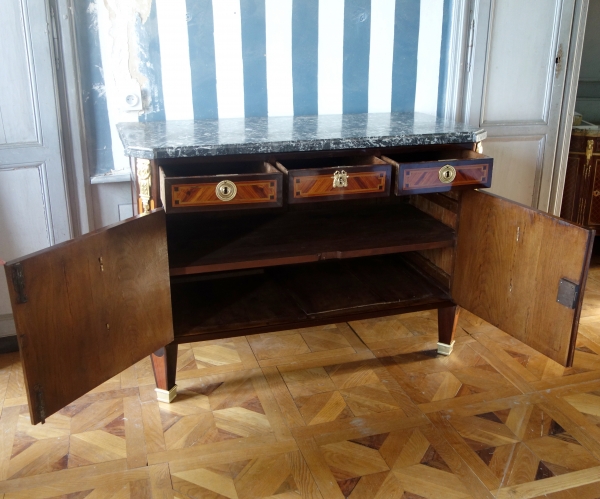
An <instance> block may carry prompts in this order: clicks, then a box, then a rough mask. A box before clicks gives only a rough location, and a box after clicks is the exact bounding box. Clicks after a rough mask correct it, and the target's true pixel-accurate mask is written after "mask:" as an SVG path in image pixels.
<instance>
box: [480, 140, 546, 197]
mask: <svg viewBox="0 0 600 499" xmlns="http://www.w3.org/2000/svg"><path fill="white" fill-rule="evenodd" d="M543 152H544V136H538V137H525V138H523V137H493V138H488V139H486V141H485V153H486V154H487V155H489V156H492V157H493V158H494V174H493V180H492V188H491V189H490V191H491V192H493V193H494V194H498V195H499V196H502V197H505V198H509V199H512V200H513V201H517V202H518V203H522V204H525V205H528V206H531V205H532V203H533V199H532V194H533V191H534V188H535V186H536V183H538V182H539V175H540V174H541V166H542V158H543Z"/></svg>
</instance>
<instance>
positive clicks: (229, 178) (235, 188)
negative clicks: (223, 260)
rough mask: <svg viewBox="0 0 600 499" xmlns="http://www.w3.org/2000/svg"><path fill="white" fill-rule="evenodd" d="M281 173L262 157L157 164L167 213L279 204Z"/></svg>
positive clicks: (262, 206)
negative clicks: (168, 165)
mask: <svg viewBox="0 0 600 499" xmlns="http://www.w3.org/2000/svg"><path fill="white" fill-rule="evenodd" d="M282 178H283V174H282V173H281V172H280V171H279V170H278V169H277V168H275V167H274V166H273V165H271V164H269V163H265V162H263V161H240V162H231V163H214V164H196V165H187V166H181V167H163V166H161V167H160V196H161V199H162V202H163V206H164V209H165V212H166V213H183V212H190V211H221V210H229V209H236V210H240V209H247V208H277V207H280V206H282V204H283V199H282Z"/></svg>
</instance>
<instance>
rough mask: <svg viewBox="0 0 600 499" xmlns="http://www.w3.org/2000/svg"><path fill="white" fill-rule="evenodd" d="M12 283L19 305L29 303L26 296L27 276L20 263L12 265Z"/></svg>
mask: <svg viewBox="0 0 600 499" xmlns="http://www.w3.org/2000/svg"><path fill="white" fill-rule="evenodd" d="M10 270H11V273H12V282H13V287H14V288H15V293H16V294H17V303H27V295H26V294H25V274H24V272H23V266H22V265H21V264H20V263H15V264H13V265H11V268H10Z"/></svg>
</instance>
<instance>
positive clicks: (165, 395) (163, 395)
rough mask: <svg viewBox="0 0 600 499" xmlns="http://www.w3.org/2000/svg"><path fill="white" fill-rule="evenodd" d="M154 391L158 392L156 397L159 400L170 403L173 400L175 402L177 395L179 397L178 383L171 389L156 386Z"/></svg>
mask: <svg viewBox="0 0 600 499" xmlns="http://www.w3.org/2000/svg"><path fill="white" fill-rule="evenodd" d="M154 391H155V392H156V399H157V400H158V401H159V402H164V403H165V404H170V403H171V402H173V400H174V399H175V397H177V385H175V386H174V387H173V388H171V389H170V390H162V389H160V388H155V389H154Z"/></svg>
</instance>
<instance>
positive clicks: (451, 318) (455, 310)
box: [437, 305, 460, 355]
mask: <svg viewBox="0 0 600 499" xmlns="http://www.w3.org/2000/svg"><path fill="white" fill-rule="evenodd" d="M459 312H460V307H458V306H456V305H455V306H453V307H445V308H438V338H439V340H438V349H437V351H438V353H439V354H440V355H450V354H451V353H452V349H453V348H454V332H455V331H456V324H457V323H458V314H459Z"/></svg>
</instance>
